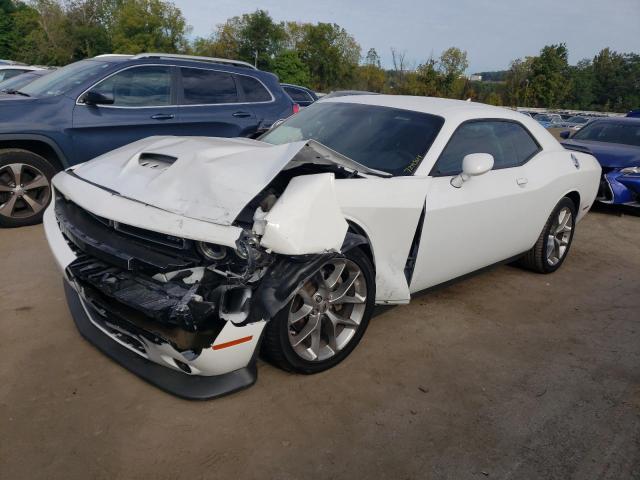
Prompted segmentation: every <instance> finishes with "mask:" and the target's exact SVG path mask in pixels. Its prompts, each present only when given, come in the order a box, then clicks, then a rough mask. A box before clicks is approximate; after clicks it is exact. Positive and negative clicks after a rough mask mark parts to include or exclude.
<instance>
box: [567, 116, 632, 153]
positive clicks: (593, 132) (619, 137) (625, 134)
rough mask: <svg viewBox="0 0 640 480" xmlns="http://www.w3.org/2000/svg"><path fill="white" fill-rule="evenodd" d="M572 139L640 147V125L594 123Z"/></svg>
mask: <svg viewBox="0 0 640 480" xmlns="http://www.w3.org/2000/svg"><path fill="white" fill-rule="evenodd" d="M572 138H573V139H574V140H591V141H594V142H605V143H621V144H623V145H633V146H636V147H640V123H617V122H594V123H591V124H589V125H587V126H586V127H584V128H583V129H582V130H579V131H578V133H576V134H575V135H574V136H573V137H572Z"/></svg>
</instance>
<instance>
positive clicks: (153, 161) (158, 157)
mask: <svg viewBox="0 0 640 480" xmlns="http://www.w3.org/2000/svg"><path fill="white" fill-rule="evenodd" d="M176 160H178V158H177V157H172V156H171V155H163V154H161V153H150V152H144V153H141V154H140V155H139V156H138V165H140V166H141V167H147V168H158V169H160V170H164V169H166V168H168V167H170V166H171V165H173V163H174V162H175V161H176Z"/></svg>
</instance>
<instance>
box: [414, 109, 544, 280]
mask: <svg viewBox="0 0 640 480" xmlns="http://www.w3.org/2000/svg"><path fill="white" fill-rule="evenodd" d="M540 150H541V149H540V146H539V145H538V143H537V142H536V141H535V140H534V138H533V137H532V136H531V134H530V133H529V132H528V131H527V130H526V129H525V128H524V127H523V126H522V125H521V124H520V123H518V122H515V121H504V120H491V119H487V120H472V121H468V122H465V123H463V124H461V125H460V126H459V127H458V129H457V130H456V131H455V132H454V134H453V135H452V136H451V139H450V140H449V143H448V144H447V146H446V147H445V149H444V150H443V152H442V154H441V155H440V157H439V158H438V161H437V162H436V164H435V165H434V167H433V169H432V171H431V173H430V175H431V176H432V177H433V178H432V179H431V187H430V188H429V192H428V194H427V199H426V203H425V219H424V226H423V228H422V232H421V239H420V244H419V249H418V254H417V258H416V264H415V269H414V273H413V277H412V280H411V291H412V292H415V291H419V290H422V289H425V288H428V287H431V286H434V285H437V284H439V283H442V282H445V281H448V280H451V279H453V278H456V277H459V276H462V275H465V274H467V273H470V272H472V271H475V270H478V269H480V268H483V267H486V266H489V265H492V264H494V263H497V262H500V261H502V260H505V259H508V258H511V257H513V256H515V255H518V254H520V253H523V252H525V251H526V250H528V249H529V248H531V246H532V245H533V243H534V242H535V239H536V238H537V236H538V235H539V233H540V232H539V225H537V222H532V221H531V220H530V218H529V216H528V212H529V211H535V209H534V203H535V201H536V200H535V199H536V197H535V195H534V194H532V193H531V191H530V189H528V188H527V187H528V185H527V183H528V180H527V177H526V169H525V167H524V164H525V163H526V162H528V161H529V160H530V159H531V158H533V156H535V155H536V154H537V153H538V152H539V151H540ZM470 153H489V154H491V155H493V158H494V167H493V169H492V170H491V171H489V172H487V173H485V174H483V175H479V176H477V177H472V178H471V179H469V180H468V181H466V182H465V183H464V184H463V185H462V187H460V188H455V187H453V186H452V185H451V179H452V178H453V177H454V176H456V175H458V174H459V173H460V172H461V170H462V159H463V158H464V157H465V155H468V154H470Z"/></svg>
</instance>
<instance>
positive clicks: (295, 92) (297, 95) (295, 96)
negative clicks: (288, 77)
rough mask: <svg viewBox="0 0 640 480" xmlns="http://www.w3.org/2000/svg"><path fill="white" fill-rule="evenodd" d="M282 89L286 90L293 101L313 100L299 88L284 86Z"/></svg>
mask: <svg viewBox="0 0 640 480" xmlns="http://www.w3.org/2000/svg"><path fill="white" fill-rule="evenodd" d="M284 91H285V92H287V94H288V95H289V96H290V97H291V100H293V101H294V102H313V98H311V95H309V94H308V93H307V92H305V91H304V90H300V89H299V88H291V87H284Z"/></svg>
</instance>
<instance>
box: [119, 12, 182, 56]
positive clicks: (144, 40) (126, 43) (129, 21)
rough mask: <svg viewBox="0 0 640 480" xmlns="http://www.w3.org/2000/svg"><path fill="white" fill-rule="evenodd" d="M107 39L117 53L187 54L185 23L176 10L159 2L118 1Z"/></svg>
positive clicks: (180, 13)
mask: <svg viewBox="0 0 640 480" xmlns="http://www.w3.org/2000/svg"><path fill="white" fill-rule="evenodd" d="M111 28H112V31H111V38H112V44H113V51H114V52H117V53H140V52H167V53H177V52H184V51H185V50H187V38H186V35H187V33H188V32H189V28H188V27H187V23H186V21H185V19H184V17H183V16H182V12H181V11H180V9H179V8H177V7H175V6H174V5H173V4H172V3H169V2H164V1H162V0H119V2H118V5H117V8H116V10H115V12H114V14H113V25H112V27H111Z"/></svg>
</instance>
